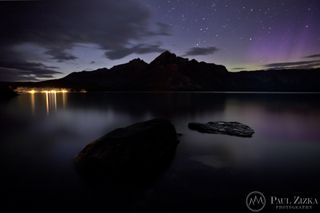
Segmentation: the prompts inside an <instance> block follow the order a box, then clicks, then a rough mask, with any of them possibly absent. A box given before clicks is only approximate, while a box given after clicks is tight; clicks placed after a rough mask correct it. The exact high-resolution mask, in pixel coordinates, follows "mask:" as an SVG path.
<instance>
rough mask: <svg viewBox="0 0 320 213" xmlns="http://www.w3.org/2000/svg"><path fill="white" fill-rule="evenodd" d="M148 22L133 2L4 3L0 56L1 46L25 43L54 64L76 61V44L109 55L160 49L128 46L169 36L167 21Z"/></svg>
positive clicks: (56, 0)
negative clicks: (73, 51) (34, 47)
mask: <svg viewBox="0 0 320 213" xmlns="http://www.w3.org/2000/svg"><path fill="white" fill-rule="evenodd" d="M149 20H150V13H149V10H148V9H147V8H146V7H145V6H144V5H142V4H140V3H138V2H137V1H135V0H121V1H113V0H91V1H87V0H68V1H64V0H46V1H45V0H43V1H32V2H31V1H28V2H27V1H26V2H20V3H19V4H17V3H13V2H7V3H2V4H1V7H0V26H1V34H0V55H1V56H2V55H4V54H7V51H6V50H5V49H4V48H2V44H5V46H6V48H7V49H8V48H9V49H10V48H11V49H13V48H14V47H16V46H17V45H21V44H25V43H29V44H34V45H37V46H40V47H42V48H45V49H46V51H45V53H46V54H47V55H49V56H50V57H51V59H54V60H56V61H58V62H64V61H68V60H75V59H77V57H76V56H75V55H72V54H71V52H70V50H71V49H72V48H73V47H74V46H75V45H77V44H94V45H97V46H98V47H99V48H100V49H102V50H104V51H105V52H106V54H105V55H106V56H107V57H110V59H119V58H121V57H124V56H127V55H129V54H132V53H138V54H144V53H149V52H159V51H160V49H161V48H160V47H159V46H158V45H147V44H139V45H135V46H132V44H135V43H141V41H143V40H145V39H148V38H150V37H156V36H167V35H170V27H169V26H168V25H166V24H163V23H156V25H154V26H150V23H149ZM11 53H13V52H12V51H11ZM11 53H10V54H11ZM19 59H20V62H21V61H22V62H23V59H22V58H19ZM2 62H5V61H3V60H2ZM0 63H1V62H0ZM0 66H1V67H3V66H2V65H1V64H0ZM12 68H14V67H12Z"/></svg>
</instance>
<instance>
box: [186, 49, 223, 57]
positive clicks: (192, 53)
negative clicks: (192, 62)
mask: <svg viewBox="0 0 320 213" xmlns="http://www.w3.org/2000/svg"><path fill="white" fill-rule="evenodd" d="M218 50H219V49H218V48H217V47H193V48H191V49H190V50H188V51H187V52H186V53H185V54H184V56H203V55H211V54H214V53H215V52H217V51H218Z"/></svg>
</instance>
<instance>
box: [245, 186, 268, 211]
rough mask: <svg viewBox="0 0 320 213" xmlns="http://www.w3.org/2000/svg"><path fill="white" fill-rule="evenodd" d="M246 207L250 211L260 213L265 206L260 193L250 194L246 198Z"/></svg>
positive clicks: (264, 199) (264, 200)
mask: <svg viewBox="0 0 320 213" xmlns="http://www.w3.org/2000/svg"><path fill="white" fill-rule="evenodd" d="M246 205H247V208H248V209H249V210H250V211H252V212H260V211H261V210H262V209H263V208H264V207H265V206H266V198H265V196H264V195H263V194H262V193H261V192H258V191H253V192H250V193H249V194H248V195H247V198H246Z"/></svg>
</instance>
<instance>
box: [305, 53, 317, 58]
mask: <svg viewBox="0 0 320 213" xmlns="http://www.w3.org/2000/svg"><path fill="white" fill-rule="evenodd" d="M305 58H320V54H314V55H308V56H306V57H305Z"/></svg>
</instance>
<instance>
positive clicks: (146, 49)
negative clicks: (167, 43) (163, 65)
mask: <svg viewBox="0 0 320 213" xmlns="http://www.w3.org/2000/svg"><path fill="white" fill-rule="evenodd" d="M164 51H165V49H162V48H161V47H160V45H147V44H138V45H134V46H132V47H129V48H120V49H114V50H111V51H108V52H106V53H105V55H106V56H107V58H109V59H111V60H116V59H120V58H123V57H126V56H128V55H130V54H133V53H136V54H147V53H154V52H159V53H160V52H164Z"/></svg>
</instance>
